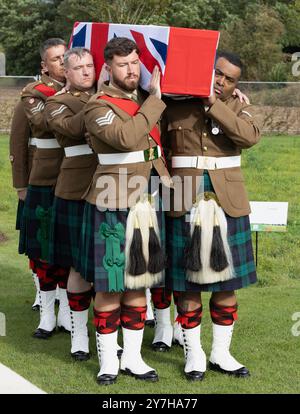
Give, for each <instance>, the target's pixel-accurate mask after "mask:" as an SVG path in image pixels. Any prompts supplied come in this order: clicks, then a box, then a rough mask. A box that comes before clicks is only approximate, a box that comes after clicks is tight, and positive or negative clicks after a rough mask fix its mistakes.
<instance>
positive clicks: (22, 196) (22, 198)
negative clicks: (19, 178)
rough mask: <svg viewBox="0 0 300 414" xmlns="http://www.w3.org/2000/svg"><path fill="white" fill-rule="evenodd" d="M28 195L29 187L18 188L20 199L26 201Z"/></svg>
mask: <svg viewBox="0 0 300 414" xmlns="http://www.w3.org/2000/svg"><path fill="white" fill-rule="evenodd" d="M26 195H27V188H25V189H23V190H18V197H19V200H22V201H25V198H26Z"/></svg>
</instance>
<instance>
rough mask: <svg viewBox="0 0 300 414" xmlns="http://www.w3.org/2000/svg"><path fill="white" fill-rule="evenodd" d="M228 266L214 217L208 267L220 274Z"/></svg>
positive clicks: (217, 224) (219, 231)
mask: <svg viewBox="0 0 300 414" xmlns="http://www.w3.org/2000/svg"><path fill="white" fill-rule="evenodd" d="M228 266H229V263H228V260H227V256H226V253H225V248H224V243H223V240H222V236H221V229H220V225H219V223H218V220H217V217H216V215H215V222H214V228H213V238H212V245H211V253H210V267H211V268H212V270H214V271H215V272H222V271H223V270H224V269H226V267H228Z"/></svg>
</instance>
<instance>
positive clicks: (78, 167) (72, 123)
mask: <svg viewBox="0 0 300 414" xmlns="http://www.w3.org/2000/svg"><path fill="white" fill-rule="evenodd" d="M90 97H91V93H88V92H80V91H76V90H72V89H71V90H70V91H68V92H66V93H62V94H60V93H59V94H57V95H56V96H53V97H51V98H48V99H47V102H46V106H45V116H46V119H47V124H48V126H49V127H50V128H51V130H52V131H53V132H54V134H55V136H56V139H57V141H58V143H59V144H60V145H61V146H62V147H63V148H65V147H72V146H75V145H83V144H87V143H86V140H85V136H84V134H85V132H86V129H85V124H84V119H83V115H84V112H83V111H84V107H85V105H86V103H87V102H88V100H89V99H90ZM97 164H98V162H97V156H96V154H90V155H88V154H87V155H77V156H74V157H66V156H64V159H63V162H62V164H61V169H60V173H59V176H58V179H57V183H56V187H55V195H56V196H57V197H60V198H64V199H66V200H80V199H81V198H82V196H83V194H84V193H85V192H86V190H87V188H88V186H89V185H90V183H91V180H92V178H93V174H94V172H95V170H96V166H97Z"/></svg>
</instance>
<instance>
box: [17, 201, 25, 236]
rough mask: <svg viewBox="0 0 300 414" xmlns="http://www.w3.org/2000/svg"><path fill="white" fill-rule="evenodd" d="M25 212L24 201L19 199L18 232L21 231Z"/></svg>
mask: <svg viewBox="0 0 300 414" xmlns="http://www.w3.org/2000/svg"><path fill="white" fill-rule="evenodd" d="M23 210H24V201H23V200H20V199H19V201H18V207H17V216H16V230H21V220H22V214H23Z"/></svg>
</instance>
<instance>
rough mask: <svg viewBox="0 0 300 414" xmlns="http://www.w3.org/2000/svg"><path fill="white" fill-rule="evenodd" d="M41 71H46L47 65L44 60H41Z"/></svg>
mask: <svg viewBox="0 0 300 414" xmlns="http://www.w3.org/2000/svg"><path fill="white" fill-rule="evenodd" d="M41 67H42V73H45V72H48V67H47V65H46V62H45V61H44V60H42V61H41Z"/></svg>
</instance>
